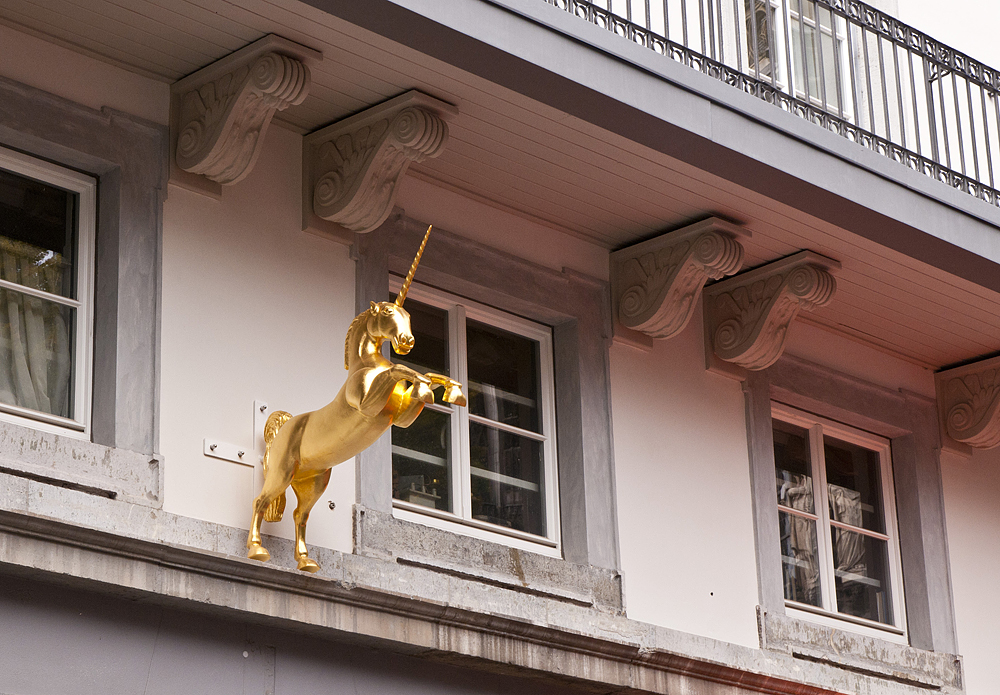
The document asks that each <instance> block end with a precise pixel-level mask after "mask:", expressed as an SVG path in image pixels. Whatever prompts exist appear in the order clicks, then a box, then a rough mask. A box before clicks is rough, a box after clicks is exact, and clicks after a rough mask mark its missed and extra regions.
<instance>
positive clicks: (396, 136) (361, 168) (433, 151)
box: [303, 90, 458, 232]
mask: <svg viewBox="0 0 1000 695" xmlns="http://www.w3.org/2000/svg"><path fill="white" fill-rule="evenodd" d="M457 114H458V109H456V108H455V107H454V106H452V105H451V104H447V103H445V102H443V101H440V100H438V99H435V98H433V97H430V96H427V95H426V94H423V93H421V92H418V91H415V90H413V91H409V92H406V93H405V94H401V95H400V96H398V97H395V98H394V99H390V100H389V101H387V102H384V103H382V104H379V105H377V106H373V107H371V108H370V109H367V110H365V111H362V112H361V113H359V114H356V115H354V116H351V117H350V118H346V119H344V120H342V121H339V122H337V123H334V124H333V125H331V126H328V127H326V128H323V129H322V130H318V131H316V132H315V133H311V134H309V135H307V136H306V137H305V139H304V142H303V147H304V151H303V160H304V167H305V170H306V178H305V181H304V184H303V185H305V186H306V187H307V189H306V190H307V195H306V196H305V200H304V202H305V203H306V204H307V205H308V206H309V209H307V210H303V214H304V219H305V220H306V221H307V222H308V220H309V219H310V217H311V215H313V214H315V215H316V216H318V217H320V218H322V219H323V220H326V221H328V222H335V223H336V224H338V225H340V226H341V227H344V228H345V229H349V230H351V231H352V232H370V231H371V230H373V229H375V228H376V227H378V226H379V225H380V224H382V223H383V222H384V221H385V219H386V218H387V217H388V216H389V213H390V212H391V211H392V206H393V203H394V202H395V199H396V186H397V185H398V183H399V180H400V179H401V178H402V177H403V174H404V173H406V169H407V167H409V165H410V163H411V162H420V161H423V160H424V159H427V158H429V157H437V156H438V155H439V154H441V152H442V151H443V150H444V145H445V142H446V141H447V139H448V125H447V123H446V121H447V120H448V119H450V118H452V117H453V116H455V115H457Z"/></svg>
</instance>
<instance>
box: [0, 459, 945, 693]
mask: <svg viewBox="0 0 1000 695" xmlns="http://www.w3.org/2000/svg"><path fill="white" fill-rule="evenodd" d="M0 491H3V492H2V494H0V572H3V573H7V574H17V575H20V576H32V577H35V578H37V579H39V580H44V581H49V582H57V583H62V584H65V585H70V586H78V587H81V588H87V589H96V590H99V591H102V592H106V593H110V594H112V595H116V596H123V597H130V598H136V597H138V598H141V599H142V600H144V601H153V602H159V603H164V604H170V605H174V606H177V605H178V604H183V605H184V606H185V607H186V608H187V609H190V610H199V611H209V612H217V613H223V614H230V615H235V616H237V617H238V618H240V619H242V620H248V621H252V622H254V623H259V624H268V625H275V626H280V627H283V628H285V629H290V630H295V631H298V632H306V633H310V634H319V635H323V636H325V637H328V638H335V639H342V640H349V641H357V642H362V643H365V644H369V645H372V646H378V647H380V648H384V649H391V650H393V651H399V652H405V653H411V654H413V653H416V654H419V655H422V656H428V657H433V658H440V659H445V660H448V661H456V660H457V661H464V662H467V665H471V666H474V667H476V668H483V669H488V670H493V671H496V670H498V669H499V670H511V671H516V672H519V673H522V674H525V673H526V674H529V675H533V676H537V677H539V678H545V679H551V678H558V679H561V680H568V681H572V682H576V683H579V684H582V685H585V686H587V687H592V688H596V689H597V690H598V691H601V692H608V691H609V690H610V691H618V690H620V689H626V690H629V691H632V690H639V691H643V692H654V693H676V692H690V693H703V692H712V693H726V694H732V695H740V694H744V693H751V692H763V693H787V694H789V695H791V694H793V693H794V694H796V695H803V694H807V695H818V694H819V693H831V692H849V693H864V694H866V695H883V694H886V695H887V694H889V693H898V694H900V695H903V694H906V695H916V694H917V693H926V692H927V686H925V685H917V684H913V683H911V682H900V681H899V680H898V679H892V678H888V677H884V676H881V675H879V674H874V673H872V672H871V671H860V670H859V669H855V668H850V667H848V666H847V665H840V664H831V663H821V662H818V661H815V660H809V659H802V658H797V657H795V656H794V655H792V654H790V653H783V652H779V651H769V650H768V651H764V650H758V649H749V648H746V647H741V646H738V645H732V644H728V643H724V642H719V641H716V640H712V639H708V638H704V637H698V636H694V635H689V634H686V633H682V632H677V631H674V630H669V629H665V628H661V627H657V626H653V625H648V624H645V623H640V622H637V621H632V620H629V619H627V618H625V617H623V616H620V615H613V614H611V613H606V612H603V611H599V610H594V609H593V608H587V607H584V606H580V605H577V604H575V603H571V602H567V601H564V600H558V599H554V598H548V597H544V596H539V595H534V594H528V593H523V592H518V591H512V590H508V589H504V588H501V587H499V586H497V585H496V583H484V582H482V581H475V580H471V579H468V578H465V577H459V576H454V575H450V574H445V573H441V572H439V571H434V570H430V569H426V568H424V567H417V566H407V565H403V564H400V563H398V562H390V561H387V560H384V559H379V558H374V557H366V556H361V555H344V554H341V553H337V552H334V551H331V550H324V549H316V551H315V553H314V555H315V557H316V559H317V561H318V562H319V563H320V565H321V568H322V569H321V571H320V573H319V574H318V575H306V574H303V573H299V572H297V571H295V570H293V569H291V568H290V567H288V566H281V565H280V564H275V563H268V564H266V565H263V564H260V563H256V562H252V561H250V560H246V559H244V557H243V552H244V539H245V534H246V531H245V530H243V529H237V528H232V527H227V526H222V525H220V524H213V523H209V522H204V521H199V520H196V519H190V518H186V517H179V516H176V515H173V514H170V513H167V512H164V511H162V510H157V509H151V508H149V507H143V506H139V505H134V504H125V503H122V502H120V501H116V500H110V499H107V498H103V497H97V496H94V495H88V494H85V493H82V492H78V491H74V490H67V489H64V488H58V487H53V486H51V485H45V484H43V483H38V482H35V481H30V480H23V479H18V478H16V477H15V478H12V477H11V476H3V475H0ZM268 543H269V545H270V546H273V548H272V549H273V550H274V551H276V552H275V553H274V554H275V557H276V558H282V557H287V558H289V559H290V558H291V548H290V547H289V546H290V543H289V542H287V541H281V540H279V539H269V540H268ZM927 677H928V679H931V680H933V682H935V683H940V685H932V686H931V687H932V688H933V689H935V690H936V691H937V692H942V693H959V692H961V691H960V689H959V688H957V687H955V686H954V685H952V684H951V683H950V682H946V681H945V680H944V679H939V678H938V676H936V675H935V674H933V673H930V674H927ZM934 679H938V680H934ZM708 684H712V685H708ZM819 684H823V685H822V686H820V685H819Z"/></svg>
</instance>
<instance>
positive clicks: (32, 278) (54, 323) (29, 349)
mask: <svg viewBox="0 0 1000 695" xmlns="http://www.w3.org/2000/svg"><path fill="white" fill-rule="evenodd" d="M0 278H2V279H4V280H7V281H9V282H13V283H17V284H19V285H22V286H25V287H30V288H32V289H36V290H44V291H46V292H51V293H53V294H57V293H59V292H60V288H61V287H62V285H63V262H62V257H61V256H60V254H58V253H55V252H52V251H48V250H46V249H42V248H39V247H37V246H34V245H32V244H27V243H25V242H22V241H14V240H12V239H7V238H5V237H0ZM70 311H72V310H71V309H67V308H65V307H64V306H63V305H60V304H57V303H55V302H50V301H47V300H45V299H40V298H38V297H33V296H31V295H28V294H24V293H22V292H18V291H17V290H11V289H6V288H0V401H2V402H4V403H9V404H12V405H18V406H21V407H23V408H30V409H32V410H39V411H42V412H45V413H52V414H54V415H61V416H63V417H69V416H70V410H69V391H70V388H69V387H70V376H71V370H72V355H71V349H70V340H69V338H70V330H69V325H68V324H67V317H68V316H69V312H70ZM64 312H65V314H64Z"/></svg>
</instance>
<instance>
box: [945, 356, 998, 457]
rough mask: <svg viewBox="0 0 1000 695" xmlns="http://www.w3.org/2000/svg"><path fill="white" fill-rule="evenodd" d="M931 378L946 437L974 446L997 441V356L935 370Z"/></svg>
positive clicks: (981, 447)
mask: <svg viewBox="0 0 1000 695" xmlns="http://www.w3.org/2000/svg"><path fill="white" fill-rule="evenodd" d="M935 381H936V383H937V399H938V410H939V412H940V414H941V428H942V430H943V432H944V433H945V434H947V436H948V437H950V438H951V439H952V440H954V441H955V442H960V443H961V444H966V445H968V446H970V447H974V448H977V449H991V448H993V447H995V446H998V445H1000V357H993V358H991V359H988V360H982V361H980V362H973V363H972V364H967V365H965V366H963V367H956V368H955V369H949V370H947V371H944V372H939V373H938V374H937V375H935ZM963 453H965V452H963Z"/></svg>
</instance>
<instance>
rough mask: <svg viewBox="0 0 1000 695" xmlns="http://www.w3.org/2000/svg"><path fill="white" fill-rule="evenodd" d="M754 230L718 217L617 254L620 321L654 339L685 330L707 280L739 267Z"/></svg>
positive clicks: (615, 294) (614, 286)
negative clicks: (745, 241) (746, 241)
mask: <svg viewBox="0 0 1000 695" xmlns="http://www.w3.org/2000/svg"><path fill="white" fill-rule="evenodd" d="M741 236H745V237H749V236H750V232H749V231H747V230H745V229H743V228H741V227H738V226H736V225H734V224H730V223H729V222H726V221H724V220H720V219H718V218H717V217H710V218H708V219H707V220H703V221H701V222H696V223H695V224H692V225H689V226H687V227H684V228H682V229H678V230H675V231H673V232H669V233H667V234H662V235H660V236H658V237H656V238H654V239H649V240H647V241H643V242H641V243H638V244H635V245H634V246H629V247H628V248H624V249H621V250H619V251H615V252H614V253H612V254H611V293H612V302H613V307H614V310H615V312H616V314H617V318H618V322H619V323H620V324H621V325H622V326H624V327H626V328H630V329H632V330H636V331H640V332H642V333H645V334H646V335H648V336H650V337H652V338H672V337H673V336H675V335H677V334H678V333H680V332H681V331H682V330H684V327H685V326H687V324H688V321H689V320H690V319H691V314H692V313H693V312H694V307H695V306H696V305H697V304H698V298H699V296H700V295H701V291H702V288H703V287H704V286H705V283H706V282H707V281H708V280H709V279H711V280H718V279H719V278H721V277H724V276H726V275H732V274H733V273H735V272H737V271H739V269H740V268H741V267H742V265H743V246H742V245H741V244H740V242H739V241H737V239H739V237H741Z"/></svg>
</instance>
